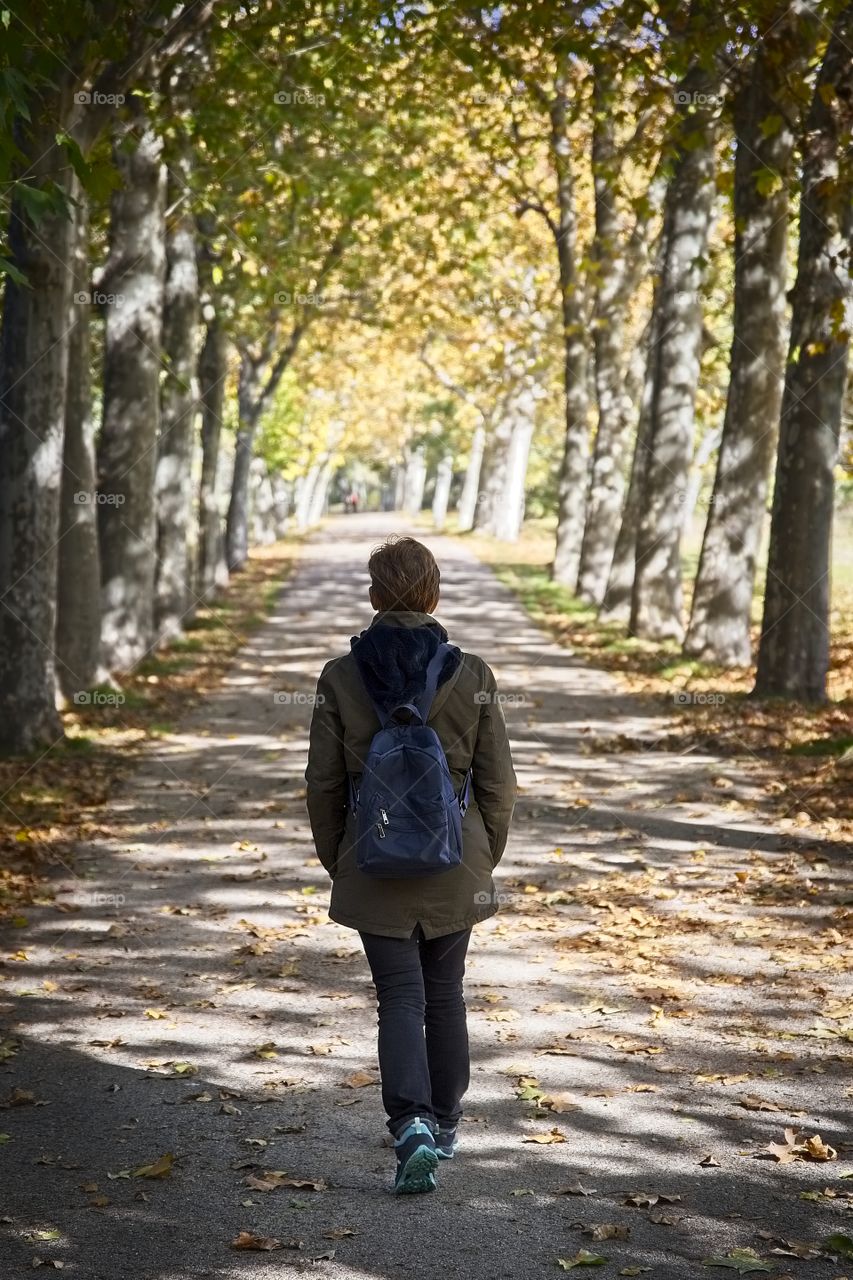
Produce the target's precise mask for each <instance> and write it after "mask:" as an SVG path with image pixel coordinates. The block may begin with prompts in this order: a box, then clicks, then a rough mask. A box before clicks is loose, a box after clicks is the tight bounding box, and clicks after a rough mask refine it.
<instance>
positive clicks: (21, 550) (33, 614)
mask: <svg viewBox="0 0 853 1280" xmlns="http://www.w3.org/2000/svg"><path fill="white" fill-rule="evenodd" d="M56 131H57V123H56V119H55V118H51V113H50V111H49V110H47V109H46V110H45V114H44V118H42V119H36V120H34V121H33V122H32V127H31V130H30V131H29V132H28V134H27V137H26V138H24V137H20V138H18V139H17V143H18V145H19V146H20V147H22V148H24V147H25V148H26V152H25V159H24V161H23V163H24V165H25V168H26V170H27V173H28V176H29V177H30V178H31V179H33V181H34V182H35V183H40V182H41V181H42V180H44V179H49V180H51V181H54V182H58V183H59V185H60V186H61V187H64V189H65V190H66V191H67V190H69V189H70V171H69V169H68V168H67V166H66V163H65V160H64V159H63V156H62V154H61V153H60V148H59V147H58V145H57V143H56V141H55V135H56ZM71 244H72V221H71V218H70V217H69V215H68V213H67V212H66V211H65V210H61V211H59V212H49V213H46V214H45V215H44V216H43V217H41V218H40V219H39V222H38V224H37V225H35V224H34V223H33V222H32V220H31V218H30V216H29V215H28V214H27V212H26V210H25V207H24V205H23V204H22V202H21V199H20V196H18V195H16V196H14V198H13V201H12V209H11V216H10V224H9V254H10V258H11V260H12V261H13V262H14V264H15V266H16V267H17V269H18V270H19V271H21V272H23V274H24V275H25V276H26V279H27V283H26V284H19V283H17V282H16V281H15V279H14V278H12V277H9V278H7V280H6V283H5V293H4V298H3V324H2V335H1V336H0V746H3V747H4V748H6V749H8V750H12V751H35V750H37V749H39V748H43V747H48V746H51V745H52V744H53V743H55V742H56V741H57V740H58V739H59V738H61V737H62V724H61V721H60V719H59V715H58V713H57V709H56V657H55V629H56V580H57V579H56V575H57V563H58V556H57V538H58V536H59V507H60V481H61V476H62V462H63V459H62V454H63V445H62V439H63V432H64V428H65V392H66V380H67V373H68V334H67V329H68V311H69V300H70V286H71V271H70V263H71Z"/></svg>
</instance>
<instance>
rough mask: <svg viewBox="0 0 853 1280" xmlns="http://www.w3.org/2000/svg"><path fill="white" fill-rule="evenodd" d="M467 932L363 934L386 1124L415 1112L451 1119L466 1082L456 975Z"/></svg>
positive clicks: (399, 1124)
mask: <svg viewBox="0 0 853 1280" xmlns="http://www.w3.org/2000/svg"><path fill="white" fill-rule="evenodd" d="M470 938H471V930H470V929H463V930H461V931H460V932H459V933H448V934H445V936H444V937H442V938H429V939H427V938H424V937H423V934H422V932H421V930H420V926H418V928H417V929H416V930H415V932H414V933H413V934H412V936H411V938H385V937H382V936H381V935H380V934H376V933H363V934H362V935H361V941H362V943H363V944H364V951H365V955H366V956H367V963H368V964H369V965H370V971H371V973H372V975H373V982H374V985H375V987H376V996H377V1001H378V1005H379V1072H380V1075H381V1077H382V1103H383V1105H384V1107H385V1110H386V1112H387V1113H388V1128H389V1129H390V1130H391V1132H392V1133H393V1134H395V1135H396V1134H398V1133H399V1132H400V1131H401V1130H402V1129H404V1128H405V1126H406V1124H407V1123H408V1122H409V1120H411V1119H412V1118H413V1116H421V1117H423V1118H424V1119H425V1120H435V1121H437V1122H438V1123H440V1124H443V1125H454V1124H456V1122H457V1121H458V1119H459V1117H460V1116H461V1114H462V1107H461V1102H462V1096H463V1094H464V1093H465V1090H466V1089H467V1088H468V1079H469V1059H468V1027H467V1024H466V1021H465V1000H464V998H463V995H462V978H463V976H464V973H465V955H466V953H467V951H468V942H469V940H470Z"/></svg>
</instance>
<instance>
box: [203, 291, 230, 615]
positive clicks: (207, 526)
mask: <svg viewBox="0 0 853 1280" xmlns="http://www.w3.org/2000/svg"><path fill="white" fill-rule="evenodd" d="M226 355H227V339H226V336H225V330H224V329H223V327H222V325H221V323H220V321H219V319H218V317H217V316H216V315H215V314H214V315H213V316H211V318H210V320H209V322H208V325H207V332H206V334H205V339H204V345H203V347H202V349H201V355H200V356H199V361H198V381H199V397H200V400H201V483H200V488H199V504H198V505H199V535H198V553H199V554H198V594H199V597H200V599H201V600H204V601H209V600H211V599H212V598H213V596H214V595H215V594H216V592H217V591H218V590H219V589H220V588H222V587H224V586H225V585H226V584H227V582H228V565H227V564H226V562H225V538H224V528H223V518H222V510H221V496H220V493H219V488H218V483H217V479H218V476H219V458H220V453H219V443H220V439H221V435H222V410H223V405H224V400H225V377H226V374H227V359H226Z"/></svg>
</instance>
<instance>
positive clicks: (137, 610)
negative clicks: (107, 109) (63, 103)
mask: <svg viewBox="0 0 853 1280" xmlns="http://www.w3.org/2000/svg"><path fill="white" fill-rule="evenodd" d="M134 101H137V100H136V99H134ZM135 134H136V137H137V138H138V141H137V142H136V145H135V146H134V147H133V148H132V149H127V148H126V146H125V145H116V147H115V156H114V158H115V165H116V168H117V170H118V172H119V174H120V176H121V179H122V187H121V189H120V190H118V191H117V192H115V193H114V195H113V198H112V201H111V211H110V237H109V240H110V252H109V259H108V262H107V268H106V273H105V280H104V287H105V288H106V289H108V290H109V294H110V295H111V296H113V297H114V298H115V301H114V302H113V303H108V305H107V306H106V308H105V311H106V325H105V334H104V415H103V424H102V427H101V436H100V441H99V445H98V473H99V477H98V487H99V493H98V533H99V544H100V548H101V584H102V590H101V600H102V654H103V661H104V663H105V665H106V666H108V667H109V668H110V669H111V670H113V671H116V672H120V671H127V670H129V669H130V668H131V667H133V666H134V665H135V664H136V663H137V662H139V660H140V659H141V658H142V657H143V656H144V654H145V653H146V652H147V651H148V649H149V648H150V647H151V644H152V643H153V640H154V578H155V572H156V567H157V542H156V539H157V519H156V506H155V501H154V497H155V491H154V478H155V471H156V465H157V437H158V432H159V422H160V395H159V383H160V370H161V368H162V364H161V360H160V349H161V339H162V318H163V283H164V279H165V267H166V252H165V244H164V226H163V208H164V197H165V186H166V184H165V170H164V167H163V164H162V142H161V140H160V138H159V137H158V136H157V135H156V134H155V133H154V131H153V129H152V128H151V127H150V125H148V124H147V123H146V122H144V121H143V120H141V119H138V120H137V123H136V129H135Z"/></svg>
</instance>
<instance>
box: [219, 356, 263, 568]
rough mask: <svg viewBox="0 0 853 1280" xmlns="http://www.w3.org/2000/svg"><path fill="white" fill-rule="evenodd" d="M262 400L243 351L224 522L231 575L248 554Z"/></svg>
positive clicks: (256, 378) (255, 368) (256, 376)
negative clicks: (251, 481) (252, 478)
mask: <svg viewBox="0 0 853 1280" xmlns="http://www.w3.org/2000/svg"><path fill="white" fill-rule="evenodd" d="M260 396H261V382H260V371H259V368H258V366H257V364H256V363H255V362H254V361H253V360H252V359H251V357H250V356H249V355H247V353H246V352H245V351H244V352H243V353H242V354H241V356H240V382H239V386H238V389H237V403H238V410H239V419H240V421H239V425H238V427H237V439H236V442H235V446H234V475H233V478H232V481H231V501H230V502H229V504H228V518H227V520H226V522H225V559H226V562H227V564H228V569H229V570H230V571H231V572H232V573H233V572H235V571H236V570H239V569H242V567H243V565H244V564H245V563H246V557H247V556H248V554H249V476H250V474H251V470H252V458H253V457H254V452H255V434H256V432H257V428H258V418H259V416H260V415H259V404H260Z"/></svg>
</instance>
